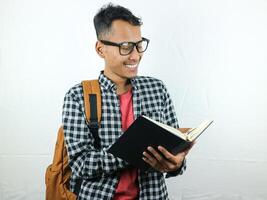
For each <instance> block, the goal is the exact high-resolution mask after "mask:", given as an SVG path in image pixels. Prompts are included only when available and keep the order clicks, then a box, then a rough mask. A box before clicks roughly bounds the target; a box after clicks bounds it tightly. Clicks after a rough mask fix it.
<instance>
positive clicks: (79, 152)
mask: <svg viewBox="0 0 267 200" xmlns="http://www.w3.org/2000/svg"><path fill="white" fill-rule="evenodd" d="M81 106H83V105H81V104H79V101H78V100H77V98H75V93H74V92H70V91H69V92H68V93H67V94H66V96H65V98H64V105H63V114H62V116H63V119H62V120H63V129H64V136H65V142H66V146H67V152H68V156H69V165H70V167H71V170H72V173H73V175H74V176H75V177H76V178H84V179H92V178H97V177H101V176H105V175H107V174H112V173H115V172H117V171H119V170H121V169H124V168H125V167H126V166H127V165H128V163H126V162H125V161H123V160H122V159H120V158H116V157H114V156H113V155H112V154H110V153H108V152H107V151H106V150H103V149H102V150H96V149H95V148H94V146H93V144H94V143H93V141H94V139H93V136H92V134H91V133H90V129H89V128H88V125H87V123H86V120H85V115H84V113H83V112H82V108H81Z"/></svg>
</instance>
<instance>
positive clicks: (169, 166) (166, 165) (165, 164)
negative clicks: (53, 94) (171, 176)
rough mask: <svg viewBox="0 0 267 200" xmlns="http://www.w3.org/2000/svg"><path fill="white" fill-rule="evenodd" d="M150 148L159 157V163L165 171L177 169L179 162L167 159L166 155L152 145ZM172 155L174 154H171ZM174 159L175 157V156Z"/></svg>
mask: <svg viewBox="0 0 267 200" xmlns="http://www.w3.org/2000/svg"><path fill="white" fill-rule="evenodd" d="M148 150H149V152H150V153H151V154H153V156H154V157H155V158H156V159H157V162H158V165H159V166H160V167H161V168H163V169H164V171H165V172H168V171H172V170H174V169H176V166H177V164H178V162H177V161H176V162H175V161H173V162H170V160H168V159H166V158H165V156H164V155H163V156H162V155H161V154H160V153H159V152H158V151H156V150H155V149H153V148H151V147H148ZM171 156H173V155H172V154H171ZM173 159H175V157H174V158H173Z"/></svg>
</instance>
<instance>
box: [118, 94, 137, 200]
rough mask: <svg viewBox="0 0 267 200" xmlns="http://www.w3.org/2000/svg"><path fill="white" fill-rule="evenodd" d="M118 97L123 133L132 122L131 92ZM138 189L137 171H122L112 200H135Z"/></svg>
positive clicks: (134, 169) (132, 169) (133, 169)
mask: <svg viewBox="0 0 267 200" xmlns="http://www.w3.org/2000/svg"><path fill="white" fill-rule="evenodd" d="M119 97H120V108H121V121H122V130H123V131H125V130H126V129H127V128H128V127H129V126H130V125H131V124H132V123H133V121H134V113H133V99H132V90H129V91H128V92H126V93H124V94H122V95H120V96H119ZM138 194H139V187H138V184H137V169H136V168H131V169H126V170H124V171H122V173H121V176H120V180H119V183H118V186H117V188H116V192H115V196H114V198H113V199H114V200H132V199H137V198H138Z"/></svg>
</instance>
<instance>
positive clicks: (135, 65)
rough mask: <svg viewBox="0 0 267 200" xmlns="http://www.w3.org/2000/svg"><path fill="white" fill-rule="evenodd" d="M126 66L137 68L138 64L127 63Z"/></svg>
mask: <svg viewBox="0 0 267 200" xmlns="http://www.w3.org/2000/svg"><path fill="white" fill-rule="evenodd" d="M125 66H126V67H128V68H136V67H137V64H134V65H129V64H128V65H125Z"/></svg>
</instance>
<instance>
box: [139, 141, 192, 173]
mask: <svg viewBox="0 0 267 200" xmlns="http://www.w3.org/2000/svg"><path fill="white" fill-rule="evenodd" d="M193 145H194V143H193V144H192V145H191V146H190V147H189V148H187V149H186V150H184V151H182V152H180V153H178V154H176V155H173V154H171V153H170V152H169V151H167V150H166V149H165V148H164V147H162V146H158V149H157V151H156V150H155V149H154V148H153V147H150V146H149V147H148V148H147V151H148V152H149V153H148V152H147V151H145V152H144V153H143V160H144V161H145V162H146V163H148V164H149V165H150V166H152V167H153V168H154V169H155V170H157V171H160V172H162V173H164V172H172V171H176V170H178V169H179V168H180V167H181V166H182V164H183V161H184V159H185V156H186V155H187V154H188V152H189V150H190V149H191V148H192V146H193ZM159 152H161V153H162V155H161V154H160V153H159Z"/></svg>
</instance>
